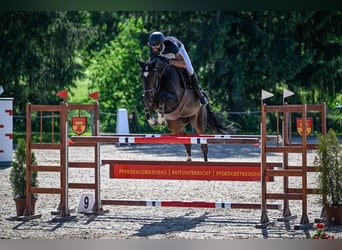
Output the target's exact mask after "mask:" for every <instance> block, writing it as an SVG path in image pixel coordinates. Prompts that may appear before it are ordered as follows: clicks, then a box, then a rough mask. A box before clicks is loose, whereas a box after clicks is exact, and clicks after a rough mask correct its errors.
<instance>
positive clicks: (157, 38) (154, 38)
mask: <svg viewBox="0 0 342 250" xmlns="http://www.w3.org/2000/svg"><path fill="white" fill-rule="evenodd" d="M164 41H165V36H164V34H163V33H161V32H159V31H155V32H153V33H151V34H150V37H149V38H148V45H149V46H157V45H159V44H161V43H162V42H164Z"/></svg>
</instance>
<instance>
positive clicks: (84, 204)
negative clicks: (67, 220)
mask: <svg viewBox="0 0 342 250" xmlns="http://www.w3.org/2000/svg"><path fill="white" fill-rule="evenodd" d="M94 205H95V198H94V194H82V195H81V198H80V202H79V203H78V209H77V213H86V212H91V211H92V210H93V208H94Z"/></svg>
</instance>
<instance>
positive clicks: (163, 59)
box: [160, 56, 170, 64]
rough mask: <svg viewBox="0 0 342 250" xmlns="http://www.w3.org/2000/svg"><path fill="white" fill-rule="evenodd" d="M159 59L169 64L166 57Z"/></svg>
mask: <svg viewBox="0 0 342 250" xmlns="http://www.w3.org/2000/svg"><path fill="white" fill-rule="evenodd" d="M160 59H161V60H162V61H163V62H164V63H166V64H169V63H170V60H169V59H168V58H167V57H164V56H162V57H161V58H160Z"/></svg>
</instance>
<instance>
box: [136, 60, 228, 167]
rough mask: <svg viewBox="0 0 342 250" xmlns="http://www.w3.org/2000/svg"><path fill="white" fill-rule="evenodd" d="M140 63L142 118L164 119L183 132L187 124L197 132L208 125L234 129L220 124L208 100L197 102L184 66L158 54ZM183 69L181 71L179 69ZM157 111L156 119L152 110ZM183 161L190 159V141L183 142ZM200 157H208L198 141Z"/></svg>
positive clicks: (172, 128)
mask: <svg viewBox="0 0 342 250" xmlns="http://www.w3.org/2000/svg"><path fill="white" fill-rule="evenodd" d="M138 63H139V64H140V66H141V80H142V84H143V91H144V94H143V101H144V106H145V115H146V119H147V121H148V123H149V125H150V126H155V125H157V124H159V125H162V124H164V123H165V120H166V124H167V127H168V129H169V130H170V131H171V133H172V134H185V128H186V126H187V125H188V124H191V125H192V126H193V128H194V129H195V130H196V133H197V134H204V133H205V131H206V128H207V125H208V127H210V128H211V129H213V130H214V131H215V132H216V133H220V134H229V133H234V129H233V127H232V126H228V127H224V126H223V125H221V124H220V122H219V121H218V119H217V118H216V117H215V115H214V113H213V112H212V111H211V109H210V106H209V104H208V105H205V106H201V105H200V101H199V96H198V95H197V93H196V92H195V91H194V90H193V89H192V88H191V85H190V78H189V76H188V74H187V73H186V74H185V73H184V72H185V69H180V68H177V67H175V66H173V65H171V64H168V63H165V61H164V60H163V58H162V57H158V56H156V57H154V58H153V59H152V60H151V61H146V62H142V61H138ZM182 70H184V72H182ZM153 111H154V112H157V114H158V120H157V121H156V120H155V119H154V118H153V116H152V112H153ZM185 149H186V153H187V161H191V144H185ZM201 149H202V152H203V157H204V161H208V145H207V144H201Z"/></svg>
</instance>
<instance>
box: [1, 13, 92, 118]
mask: <svg viewBox="0 0 342 250" xmlns="http://www.w3.org/2000/svg"><path fill="white" fill-rule="evenodd" d="M87 18H88V16H87V13H86V12H20V11H18V12H2V13H1V14H0V46H1V50H0V82H1V84H2V86H3V88H4V89H5V91H6V93H7V95H8V96H11V97H14V110H15V112H17V113H23V112H24V110H25V105H26V103H27V102H32V103H35V104H52V103H57V102H58V101H59V100H58V98H57V97H56V96H55V93H56V92H57V91H58V90H61V89H63V88H67V87H69V86H73V85H74V84H75V83H74V79H76V78H77V77H81V76H82V71H83V68H82V65H81V64H80V63H78V62H77V61H76V60H75V58H76V56H77V55H78V53H77V52H78V51H81V50H82V49H83V48H84V47H85V46H87V45H88V43H89V42H90V41H91V40H92V39H93V38H94V37H95V35H96V31H95V30H94V29H93V28H92V27H89V26H88V24H87V21H86V20H87Z"/></svg>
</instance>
